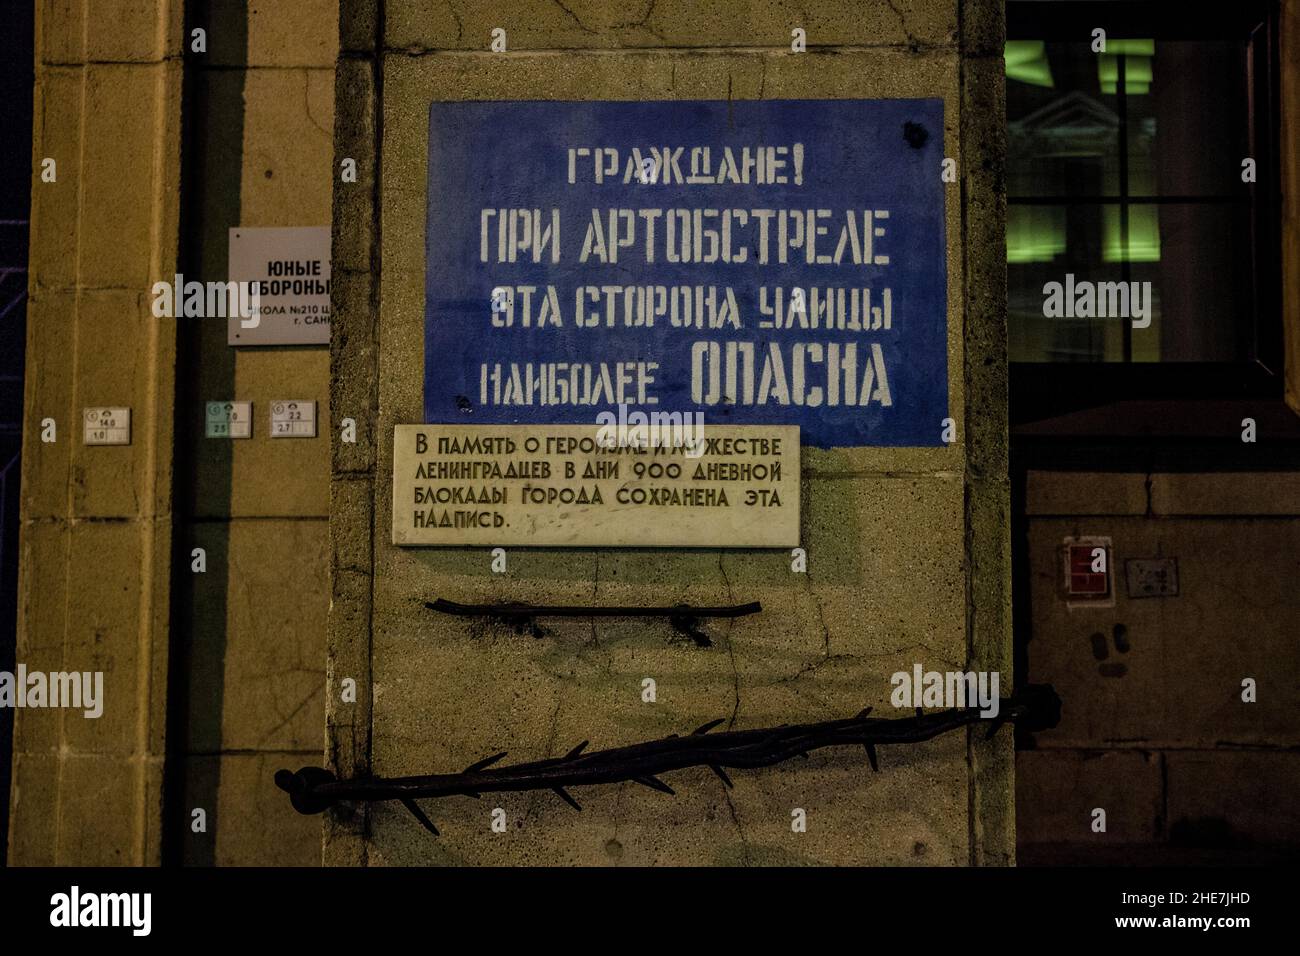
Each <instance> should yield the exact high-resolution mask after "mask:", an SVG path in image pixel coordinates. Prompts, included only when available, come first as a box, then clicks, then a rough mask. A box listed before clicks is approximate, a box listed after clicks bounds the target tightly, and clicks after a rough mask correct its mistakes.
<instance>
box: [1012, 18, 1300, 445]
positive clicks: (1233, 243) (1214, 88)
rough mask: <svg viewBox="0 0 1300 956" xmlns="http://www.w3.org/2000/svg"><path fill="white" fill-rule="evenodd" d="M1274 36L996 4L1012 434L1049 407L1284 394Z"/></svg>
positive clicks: (1268, 27) (1242, 27) (1268, 24)
mask: <svg viewBox="0 0 1300 956" xmlns="http://www.w3.org/2000/svg"><path fill="white" fill-rule="evenodd" d="M1273 23H1274V21H1273V19H1272V10H1271V5H1269V4H1261V3H1253V2H1249V0H1247V2H1243V3H1234V4H1231V5H1222V6H1217V5H1216V8H1215V9H1214V10H1213V11H1211V12H1209V13H1200V12H1197V11H1196V10H1195V9H1185V8H1182V7H1180V6H1178V5H1168V4H1161V5H1155V4H1149V3H1114V2H1091V3H1078V2H1068V3H1061V2H1034V0H1012V2H1010V3H1008V4H1007V36H1008V42H1007V49H1006V69H1007V125H1008V156H1007V279H1008V312H1009V314H1008V323H1009V339H1010V358H1011V361H1012V363H1013V369H1012V375H1013V392H1012V401H1013V416H1015V417H1016V418H1019V419H1021V420H1023V419H1024V418H1025V415H1024V414H1016V406H1017V405H1020V406H1022V408H1021V411H1022V412H1023V410H1024V409H1023V406H1024V405H1025V404H1026V403H1032V402H1034V400H1035V398H1036V397H1038V396H1042V395H1044V394H1046V393H1049V392H1057V393H1059V392H1060V391H1061V390H1062V389H1064V390H1067V391H1068V390H1071V389H1073V390H1074V391H1076V392H1079V393H1081V394H1082V395H1083V396H1084V397H1082V398H1079V399H1078V400H1077V401H1076V402H1075V406H1076V407H1080V406H1085V405H1087V404H1089V401H1090V399H1089V398H1088V397H1087V396H1088V395H1089V394H1090V395H1091V403H1092V404H1103V403H1105V402H1107V401H1113V400H1116V399H1123V398H1176V397H1193V396H1194V397H1200V398H1211V397H1225V398H1226V397H1234V396H1244V395H1254V396H1265V395H1279V394H1281V379H1280V372H1281V369H1280V358H1281V311H1280V305H1279V301H1280V298H1279V293H1280V278H1279V262H1280V240H1279V238H1278V237H1279V217H1280V202H1279V199H1278V186H1277V181H1278V179H1277V176H1278V170H1277V165H1278V163H1277V153H1278V151H1277V146H1276V142H1275V134H1276V130H1277V128H1278V121H1277V116H1276V113H1277V103H1276V100H1277V96H1276V82H1275V77H1274V74H1275V54H1274V46H1275V41H1274V26H1273ZM1098 29H1101V30H1104V31H1105V50H1104V52H1100V51H1096V50H1094V31H1095V30H1098ZM1246 160H1253V161H1254V179H1255V181H1254V182H1253V183H1252V182H1247V181H1244V180H1243V162H1244V161H1246ZM1050 283H1057V284H1059V288H1060V294H1059V295H1057V294H1055V291H1054V290H1055V288H1056V287H1053V286H1050V285H1049V284H1050ZM1116 312H1119V313H1120V314H1119V315H1116V314H1115V313H1116ZM1081 313H1082V314H1081ZM1089 313H1091V314H1089ZM1148 323H1149V324H1148ZM1144 326H1145V327H1144ZM1046 404H1048V405H1051V404H1053V403H1051V402H1047V403H1046Z"/></svg>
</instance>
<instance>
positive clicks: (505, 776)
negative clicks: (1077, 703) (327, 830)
mask: <svg viewBox="0 0 1300 956" xmlns="http://www.w3.org/2000/svg"><path fill="white" fill-rule="evenodd" d="M870 713H871V708H870V707H868V708H867V709H866V710H864V711H862V712H861V713H859V714H858V715H857V716H856V717H850V718H847V719H843V720H828V721H824V722H821V723H814V724H793V725H787V726H782V727H768V728H763V729H759V730H729V731H724V732H721V733H716V734H710V733H709V731H710V730H712V729H713V728H715V727H717V726H718V725H719V724H721V723H722V722H723V719H724V718H719V719H718V720H714V721H711V722H709V723H707V724H704V725H703V726H702V727H698V728H696V730H695V731H694V732H693V733H691V734H690V735H688V736H685V737H681V736H678V735H676V734H673V735H672V736H669V737H664V738H661V739H659V740H649V741H645V742H643V743H638V744H631V745H629V746H626V747H614V748H611V749H609V750H596V751H591V752H587V750H586V748H587V743H588V741H586V740H584V741H583V742H582V743H580V744H578V745H577V746H576V747H574V748H573V749H572V750H570V751H569V752H568V753H566V754H565V755H564V756H563V757H555V758H551V759H548V760H535V761H532V762H530V763H520V764H513V765H510V766H505V767H494V766H493V765H494V764H496V763H497V761H499V760H501V759H502V758H503V757H505V755H506V754H505V752H502V753H496V754H492V755H491V756H489V757H484V758H483V759H482V760H479V761H477V762H475V763H472V764H470V765H469V766H468V767H466V768H465V769H464V770H462V771H460V772H459V773H445V774H429V775H426V776H414V777H389V778H383V777H358V778H355V779H351V780H339V779H337V778H336V777H335V776H334V774H332V773H331V772H330V771H328V770H325V769H323V768H321V767H303V768H301V769H300V770H298V771H296V772H295V771H291V770H280V771H278V772H277V773H276V775H275V783H276V786H278V787H279V788H280V789H281V790H283V791H284V792H285V793H287V794H289V799H290V801H291V802H292V804H293V808H294V809H295V810H297V811H298V812H299V813H302V814H313V813H323V812H324V811H326V810H328V809H330V808H331V807H333V806H334V805H335V804H337V803H339V802H341V801H375V800H398V801H400V802H401V804H402V806H404V807H405V808H406V809H407V810H409V811H410V812H411V814H412V815H413V816H414V817H415V818H416V819H417V820H418V821H419V822H420V825H421V826H423V827H424V828H425V829H427V830H428V831H429V832H430V833H433V834H434V835H435V836H436V835H437V834H438V828H437V827H436V826H434V824H433V821H431V820H430V819H429V818H428V817H427V816H426V815H425V813H424V811H423V810H421V809H420V807H419V805H418V804H417V803H416V802H415V801H416V800H421V799H426V798H432V797H449V796H455V795H464V796H470V797H476V798H477V797H478V796H479V795H480V794H483V793H500V792H512V791H513V792H517V791H522V790H551V791H553V792H554V793H555V794H556V796H558V797H559V798H560V799H562V800H564V802H565V803H567V804H569V806H571V807H573V809H575V810H581V809H582V807H581V805H579V803H578V801H577V800H575V799H574V798H573V796H572V795H571V794H570V793H569V790H568V788H570V787H585V786H592V785H595V784H605V783H622V782H626V781H631V782H634V783H639V784H641V785H643V786H646V787H649V788H650V789H652V790H658V791H660V792H661V793H665V794H670V795H671V794H674V793H675V791H674V790H673V788H672V787H670V786H669V785H668V784H666V783H664V782H663V781H662V780H660V779H659V776H660V774H664V773H669V772H671V771H674V770H683V769H686V768H688V767H708V768H709V769H710V770H712V771H713V772H714V773H715V774H717V776H718V778H719V779H720V780H721V781H722V782H723V784H724V785H726V786H727V787H728V788H730V787H731V786H732V783H731V778H730V777H729V776H728V775H727V772H726V771H727V770H735V769H754V768H757V767H770V766H772V765H774V764H778V763H782V762H784V761H786V760H789V759H791V758H793V757H805V758H806V757H807V756H808V754H809V753H810V752H812V751H814V750H820V749H822V748H825V747H846V746H858V747H862V748H864V749H865V750H866V753H867V760H868V761H869V762H870V764H871V769H872V770H875V771H879V769H880V763H879V755H878V752H877V748H878V747H882V746H893V745H897V744H909V743H920V742H921V741H925V740H930V739H931V738H934V737H938V736H939V735H941V734H945V733H949V732H951V731H953V730H958V729H960V728H962V727H967V726H972V725H975V724H978V723H979V722H980V721H981V720H987V721H988V723H989V724H990V727H989V731H988V734H987V737H992V736H993V735H994V734H995V733H997V731H998V729H999V728H1000V727H1001V726H1002V725H1003V724H1005V723H1010V722H1015V723H1018V724H1019V725H1021V726H1022V727H1023V728H1024V729H1026V730H1030V731H1035V730H1045V729H1048V728H1051V727H1055V726H1056V725H1057V723H1058V722H1059V721H1060V716H1061V701H1060V698H1059V697H1057V695H1056V691H1055V690H1053V688H1052V687H1051V686H1050V685H1043V684H1038V685H1029V686H1027V687H1025V688H1024V689H1022V690H1021V691H1018V692H1017V693H1015V694H1013V695H1012V696H1011V697H1004V698H1002V700H1001V701H1000V706H999V709H998V713H997V716H996V717H992V718H984V717H981V715H980V712H979V711H978V710H975V709H972V708H954V709H950V710H944V711H939V712H935V713H930V714H927V713H925V712H924V711H923V710H922V709H921V708H917V712H916V714H915V715H914V716H909V717H903V718H892V719H891V718H883V717H871V716H870Z"/></svg>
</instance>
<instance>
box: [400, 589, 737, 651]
mask: <svg viewBox="0 0 1300 956" xmlns="http://www.w3.org/2000/svg"><path fill="white" fill-rule="evenodd" d="M424 606H425V607H427V608H429V610H431V611H440V612H442V613H443V614H451V615H454V616H455V617H487V618H493V619H495V620H500V621H505V622H506V623H508V624H511V625H513V626H514V628H515V630H516V631H517V632H519V633H522V632H523V631H524V629H525V628H527V629H528V630H529V631H531V632H532V635H533V637H541V636H542V634H543V633H544V632H543V631H542V628H541V627H540V626H539V625H538V623H537V618H539V617H584V618H585V617H666V618H668V623H669V624H671V625H672V626H673V630H675V631H676V632H677V633H678V634H682V635H685V636H686V637H689V638H690V639H691V640H693V641H694V642H695V643H696V645H698V646H699V647H711V646H712V644H713V642H712V641H711V640H709V636H708V635H707V634H705V633H704V632H703V631H702V630H700V628H699V626H698V624H699V619H700V618H704V617H724V618H735V617H745V616H747V615H749V614H757V613H759V612H760V611H762V610H763V605H761V604H760V603H759V602H758V601H750V602H749V603H748V604H732V605H723V606H720V607H696V606H694V605H691V604H676V605H673V606H672V607H578V606H575V605H566V604H517V603H516V604H457V603H456V602H455V601H447V600H444V599H443V598H438V599H437V600H436V601H426V602H425V604H424Z"/></svg>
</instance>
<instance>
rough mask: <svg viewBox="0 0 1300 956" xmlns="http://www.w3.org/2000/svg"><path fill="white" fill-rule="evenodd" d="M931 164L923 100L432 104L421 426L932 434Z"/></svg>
mask: <svg viewBox="0 0 1300 956" xmlns="http://www.w3.org/2000/svg"><path fill="white" fill-rule="evenodd" d="M942 163H943V102H942V100H939V99H915V100H736V101H731V102H727V101H722V100H708V101H672V102H607V101H600V102H596V101H585V102H520V101H512V102H492V103H482V102H456V103H434V104H432V106H431V107H430V110H429V194H428V222H427V231H426V238H425V247H426V250H425V251H426V259H427V268H426V274H425V363H424V412H425V420H426V421H427V422H438V423H445V422H459V423H470V422H483V423H492V424H533V423H535V424H560V423H563V424H583V423H592V424H593V425H595V424H597V423H598V419H597V415H599V414H601V413H608V412H612V413H615V414H618V413H619V411H620V406H623V409H622V413H623V414H624V415H627V414H631V413H633V412H637V411H639V412H643V413H646V414H653V413H654V412H665V413H672V412H682V413H692V412H694V413H701V414H702V415H703V421H704V423H705V424H734V425H757V424H789V425H799V426H800V428H801V429H802V436H803V441H804V443H805V444H810V445H817V446H821V447H830V446H833V445H893V446H898V445H939V444H941V434H942V430H943V426H942V421H943V419H944V418H945V417H946V416H947V414H948V412H947V409H948V365H947V348H948V345H947V301H948V299H947V267H946V255H947V246H946V244H945V241H944V223H945V220H944V185H943V182H942V179H941V171H942ZM605 420H608V419H605Z"/></svg>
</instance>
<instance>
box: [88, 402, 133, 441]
mask: <svg viewBox="0 0 1300 956" xmlns="http://www.w3.org/2000/svg"><path fill="white" fill-rule="evenodd" d="M81 420H82V423H83V424H84V425H85V432H84V434H83V438H82V440H83V441H84V442H85V443H86V444H87V445H129V444H131V409H129V408H87V409H85V410H84V412H83V414H82V416H81Z"/></svg>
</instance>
